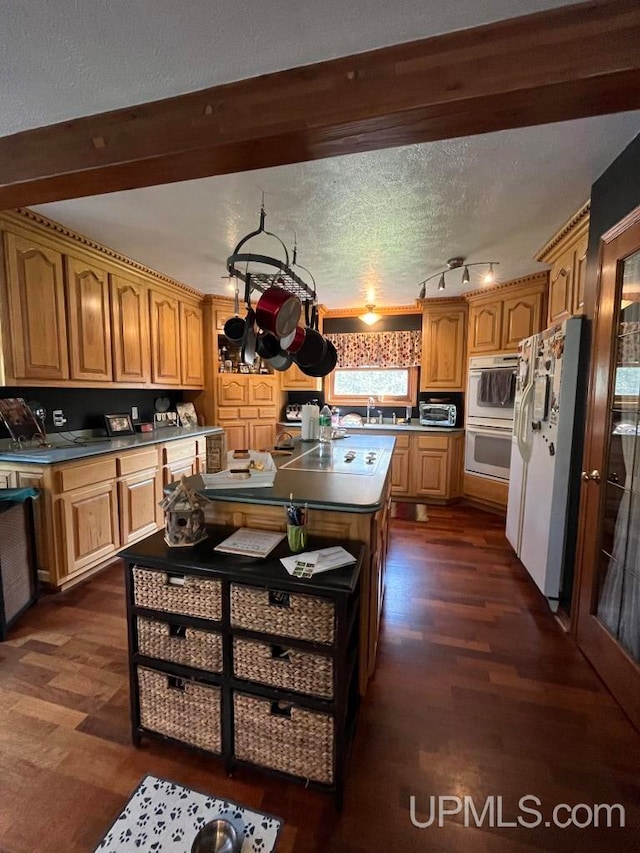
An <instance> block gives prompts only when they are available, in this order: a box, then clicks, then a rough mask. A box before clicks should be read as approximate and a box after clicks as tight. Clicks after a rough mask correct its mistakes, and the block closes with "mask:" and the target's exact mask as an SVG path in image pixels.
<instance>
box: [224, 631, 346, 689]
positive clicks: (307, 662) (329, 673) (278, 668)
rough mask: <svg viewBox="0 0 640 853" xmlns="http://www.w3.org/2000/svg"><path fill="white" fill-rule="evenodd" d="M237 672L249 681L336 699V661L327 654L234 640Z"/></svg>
mask: <svg viewBox="0 0 640 853" xmlns="http://www.w3.org/2000/svg"><path fill="white" fill-rule="evenodd" d="M233 672H234V675H235V676H236V677H237V678H244V679H246V680H247V681H258V682H260V683H261V684H269V685H271V686H272V687H282V688H283V689H285V690H294V691H296V692H297V693H307V694H309V695H311V696H319V697H321V698H323V699H332V698H333V660H332V659H331V658H328V657H325V656H324V655H313V654H309V653H308V652H301V651H300V650H299V649H283V648H282V647H279V646H272V645H268V644H266V643H258V642H256V641H255V640H245V639H243V638H241V637H234V640H233Z"/></svg>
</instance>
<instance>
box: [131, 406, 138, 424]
mask: <svg viewBox="0 0 640 853" xmlns="http://www.w3.org/2000/svg"><path fill="white" fill-rule="evenodd" d="M131 420H132V421H137V420H138V407H137V406H131Z"/></svg>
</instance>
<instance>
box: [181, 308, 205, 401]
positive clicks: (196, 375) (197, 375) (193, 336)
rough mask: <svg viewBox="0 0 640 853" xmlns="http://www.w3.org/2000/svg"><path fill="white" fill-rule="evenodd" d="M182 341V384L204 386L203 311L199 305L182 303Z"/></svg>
mask: <svg viewBox="0 0 640 853" xmlns="http://www.w3.org/2000/svg"><path fill="white" fill-rule="evenodd" d="M180 340H181V343H182V352H181V365H182V384H183V385H185V386H186V385H194V386H196V387H198V386H202V384H203V383H204V354H203V339H202V309H201V308H200V307H199V306H197V305H190V304H188V303H185V302H181V303H180Z"/></svg>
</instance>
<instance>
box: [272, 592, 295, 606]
mask: <svg viewBox="0 0 640 853" xmlns="http://www.w3.org/2000/svg"><path fill="white" fill-rule="evenodd" d="M269 604H271V605H273V606H274V607H291V597H290V595H289V593H288V592H275V591H274V590H272V589H270V590H269Z"/></svg>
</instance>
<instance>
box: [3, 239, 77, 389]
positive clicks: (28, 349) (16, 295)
mask: <svg viewBox="0 0 640 853" xmlns="http://www.w3.org/2000/svg"><path fill="white" fill-rule="evenodd" d="M3 244H4V255H5V264H4V270H3V271H2V272H3V274H4V284H5V288H4V289H5V292H6V307H5V311H6V315H5V318H3V325H5V322H6V329H7V332H6V339H5V355H6V356H8V359H7V361H8V363H7V365H6V368H7V369H6V377H5V379H6V380H7V381H8V382H9V383H10V382H11V380H12V379H27V380H34V379H38V380H45V381H46V380H66V379H68V378H69V348H68V345H67V325H66V314H65V299H64V276H63V264H62V254H61V253H60V252H56V251H55V250H54V249H51V248H48V247H47V246H45V245H41V244H40V243H38V242H37V241H35V240H32V239H31V238H30V237H29V236H19V235H17V234H13V233H10V232H5V233H4V241H3ZM9 330H10V333H9Z"/></svg>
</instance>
